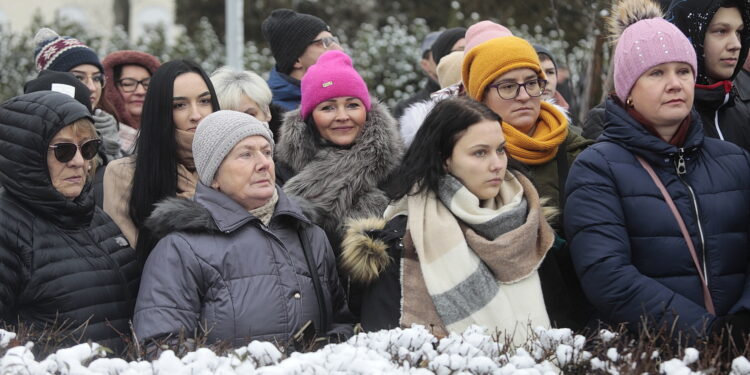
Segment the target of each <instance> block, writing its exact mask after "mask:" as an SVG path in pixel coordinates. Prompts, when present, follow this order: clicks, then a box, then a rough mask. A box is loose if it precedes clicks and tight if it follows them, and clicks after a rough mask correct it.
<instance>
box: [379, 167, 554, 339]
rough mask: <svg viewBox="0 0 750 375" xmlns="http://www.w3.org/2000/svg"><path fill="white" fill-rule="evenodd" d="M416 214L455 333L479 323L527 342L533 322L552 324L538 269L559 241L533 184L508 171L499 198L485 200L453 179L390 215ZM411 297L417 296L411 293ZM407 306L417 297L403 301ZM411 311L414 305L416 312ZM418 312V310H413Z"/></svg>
mask: <svg viewBox="0 0 750 375" xmlns="http://www.w3.org/2000/svg"><path fill="white" fill-rule="evenodd" d="M404 213H407V214H408V221H407V228H408V230H409V233H410V236H411V240H412V241H413V244H414V248H415V250H416V252H417V255H418V258H419V269H418V270H417V269H411V268H409V267H405V268H404V269H403V272H404V275H403V277H404V279H406V278H407V277H409V275H408V273H409V272H420V271H421V276H422V278H423V279H424V284H425V286H426V289H427V291H428V293H429V295H430V297H431V299H432V302H433V303H434V307H435V309H436V311H437V313H438V315H439V316H440V318H441V320H442V323H443V324H444V326H445V327H446V328H447V330H448V331H452V332H462V331H463V330H464V329H466V328H467V327H468V326H470V325H471V324H477V325H481V326H484V327H487V328H489V329H490V331H493V330H498V331H500V332H504V333H506V334H509V335H511V334H512V335H513V337H514V342H523V341H525V339H526V333H527V332H526V331H527V330H526V327H527V325H528V324H531V325H532V326H538V325H541V326H545V327H548V326H549V324H550V323H549V317H548V315H547V311H546V308H545V305H544V298H543V295H542V290H541V283H540V281H539V275H538V274H537V269H538V267H539V265H540V264H541V262H542V260H543V259H544V256H545V255H546V253H547V251H548V250H549V249H550V247H551V246H552V243H553V241H554V231H553V230H552V228H551V227H550V226H549V224H547V222H546V220H545V219H544V216H543V213H542V209H541V205H540V202H539V196H538V194H537V193H536V190H535V189H534V187H533V186H532V184H531V182H530V181H529V180H528V179H526V178H525V177H523V176H520V175H519V176H515V175H513V174H512V173H511V172H508V175H507V178H506V181H504V182H503V184H502V186H501V190H500V193H499V194H498V196H497V197H496V198H495V199H494V200H491V201H489V202H480V201H479V199H478V198H477V197H476V196H475V195H474V194H472V193H471V192H470V191H469V190H468V189H467V188H466V187H465V186H463V185H462V184H461V183H460V182H459V181H458V180H456V179H455V178H454V177H452V176H448V177H446V178H445V179H443V180H442V181H441V183H440V189H439V194H438V196H435V194H433V193H424V194H418V195H413V196H406V197H405V198H403V199H402V200H400V201H398V202H396V203H395V204H394V205H392V206H389V207H388V208H387V209H386V212H385V214H384V216H385V218H386V220H389V219H390V218H392V217H394V216H397V215H399V214H404ZM402 295H403V296H404V298H408V295H409V293H408V292H407V291H404V292H403V294H402ZM402 303H403V305H404V311H406V310H407V305H408V304H409V301H406V300H404V301H402ZM410 310H411V309H410ZM411 311H413V310H411ZM409 319H410V317H402V324H403V325H408V324H410V323H422V324H424V322H420V321H418V319H417V321H414V322H409V321H408V320H409Z"/></svg>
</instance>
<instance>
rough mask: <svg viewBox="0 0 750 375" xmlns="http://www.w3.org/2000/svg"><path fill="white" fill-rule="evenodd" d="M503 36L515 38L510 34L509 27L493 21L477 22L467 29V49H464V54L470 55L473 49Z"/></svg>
mask: <svg viewBox="0 0 750 375" xmlns="http://www.w3.org/2000/svg"><path fill="white" fill-rule="evenodd" d="M503 36H513V33H512V32H510V30H508V28H507V27H505V26H503V25H500V24H497V23H494V22H492V21H482V22H477V23H475V24H473V25H471V26H470V27H469V28H468V29H466V47H465V48H464V54H468V53H469V51H470V50H471V49H472V48H474V47H476V46H478V45H480V44H482V43H484V42H486V41H488V40H490V39H494V38H500V37H503Z"/></svg>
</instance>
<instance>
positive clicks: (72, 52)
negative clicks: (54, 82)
mask: <svg viewBox="0 0 750 375" xmlns="http://www.w3.org/2000/svg"><path fill="white" fill-rule="evenodd" d="M34 43H35V44H36V48H35V49H34V60H35V62H36V68H37V70H38V71H40V72H41V71H42V70H54V71H58V72H70V73H72V74H73V75H74V76H75V77H76V78H78V79H79V80H80V81H81V82H83V83H84V84H86V87H88V89H89V91H90V94H91V97H90V100H91V109H92V110H93V116H92V118H93V119H94V126H95V127H96V131H97V133H98V134H99V138H101V141H102V145H101V146H100V154H101V157H102V161H103V163H104V164H107V163H108V162H110V161H112V160H115V159H119V158H121V157H122V156H123V152H122V142H121V141H120V127H119V124H118V123H117V119H116V118H115V117H114V116H113V114H114V113H115V111H114V109H113V108H112V106H111V104H110V103H109V102H108V101H107V100H106V99H105V98H103V97H102V93H103V90H104V86H105V84H106V82H107V81H106V79H105V77H104V67H103V66H102V63H101V61H99V56H97V55H96V52H94V50H92V49H91V48H89V47H88V46H87V45H86V44H84V43H83V42H81V41H80V40H78V39H75V38H72V37H69V36H60V35H58V34H57V33H56V32H55V31H53V30H51V29H48V28H46V27H45V28H42V29H40V30H39V31H38V32H37V34H36V36H34ZM123 132H124V133H125V134H126V133H127V130H126V129H125V130H123ZM125 137H126V138H127V137H128V136H127V135H125ZM97 203H98V202H97Z"/></svg>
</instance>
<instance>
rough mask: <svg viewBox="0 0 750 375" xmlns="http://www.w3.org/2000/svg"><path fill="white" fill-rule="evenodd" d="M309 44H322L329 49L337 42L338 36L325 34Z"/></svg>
mask: <svg viewBox="0 0 750 375" xmlns="http://www.w3.org/2000/svg"><path fill="white" fill-rule="evenodd" d="M310 44H322V45H323V48H325V49H329V48H331V47H332V46H333V45H334V44H339V38H337V37H335V36H327V37H325V38H320V39H315V40H313V41H312V42H310Z"/></svg>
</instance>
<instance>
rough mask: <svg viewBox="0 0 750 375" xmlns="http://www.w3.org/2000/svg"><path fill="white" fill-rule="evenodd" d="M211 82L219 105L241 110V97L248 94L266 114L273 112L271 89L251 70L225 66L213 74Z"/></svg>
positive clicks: (224, 107)
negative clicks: (271, 108)
mask: <svg viewBox="0 0 750 375" xmlns="http://www.w3.org/2000/svg"><path fill="white" fill-rule="evenodd" d="M211 82H212V83H213V85H214V89H215V90H216V96H217V97H218V99H219V107H220V108H221V109H228V110H231V111H239V110H240V99H241V98H242V95H246V96H247V97H248V98H250V100H252V101H254V102H255V103H257V104H258V107H259V108H260V110H261V111H263V112H264V113H265V114H266V115H270V114H271V110H270V108H269V106H270V105H271V99H272V97H273V96H272V94H271V89H270V88H269V87H268V84H267V83H266V81H264V80H263V78H261V77H260V76H259V75H257V74H255V73H253V72H251V71H249V70H245V71H238V70H234V69H232V68H230V67H228V66H224V67H221V68H219V69H218V70H216V71H215V72H213V74H211Z"/></svg>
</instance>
